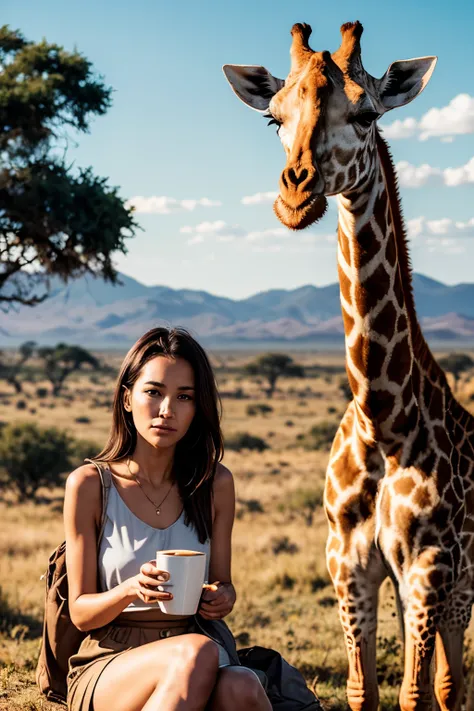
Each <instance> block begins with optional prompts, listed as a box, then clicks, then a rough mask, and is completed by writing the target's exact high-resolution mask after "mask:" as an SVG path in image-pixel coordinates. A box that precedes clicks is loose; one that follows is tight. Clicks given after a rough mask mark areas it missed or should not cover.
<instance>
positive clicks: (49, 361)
mask: <svg viewBox="0 0 474 711" xmlns="http://www.w3.org/2000/svg"><path fill="white" fill-rule="evenodd" d="M38 356H39V357H40V358H41V360H42V361H43V365H44V371H45V375H46V377H47V378H48V380H49V381H50V382H51V384H52V386H53V391H52V392H53V395H54V396H55V397H57V396H58V395H59V394H60V392H61V389H62V387H63V385H64V381H65V380H66V378H67V377H68V376H69V375H71V373H74V372H75V371H76V370H80V369H81V368H82V366H84V365H85V366H89V367H91V368H92V369H94V370H97V369H98V368H99V367H100V363H99V361H98V360H97V358H96V357H95V356H93V355H92V354H91V353H89V352H88V351H86V350H85V349H84V348H81V347H80V346H68V345H67V344H66V343H58V345H57V346H56V347H55V348H50V347H46V346H45V347H43V348H39V349H38Z"/></svg>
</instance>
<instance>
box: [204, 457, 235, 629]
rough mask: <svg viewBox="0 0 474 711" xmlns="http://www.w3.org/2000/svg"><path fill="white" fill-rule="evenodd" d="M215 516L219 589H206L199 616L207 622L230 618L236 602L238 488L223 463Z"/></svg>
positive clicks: (213, 563)
mask: <svg viewBox="0 0 474 711" xmlns="http://www.w3.org/2000/svg"><path fill="white" fill-rule="evenodd" d="M213 491H214V509H215V517H214V521H213V525H212V540H211V560H210V565H209V583H218V586H217V590H212V589H211V590H206V592H205V593H204V594H203V597H202V600H201V605H200V607H199V613H200V614H201V615H202V616H203V617H204V618H206V619H216V618H222V617H224V616H225V615H228V614H229V613H230V612H231V610H232V608H233V606H234V604H235V600H236V593H235V589H234V586H233V584H232V574H231V563H232V528H233V525H234V517H235V489H234V478H233V476H232V473H231V472H230V471H229V469H227V467H225V466H224V465H223V464H219V465H218V468H217V472H216V476H215V479H214V489H213Z"/></svg>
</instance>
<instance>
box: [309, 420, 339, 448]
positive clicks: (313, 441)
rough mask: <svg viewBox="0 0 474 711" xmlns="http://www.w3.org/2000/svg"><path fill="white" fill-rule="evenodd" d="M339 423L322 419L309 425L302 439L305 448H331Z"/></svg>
mask: <svg viewBox="0 0 474 711" xmlns="http://www.w3.org/2000/svg"><path fill="white" fill-rule="evenodd" d="M338 427H339V425H338V424H337V423H336V422H331V421H330V420H324V421H323V422H319V423H318V424H317V425H313V427H311V429H310V431H309V432H308V434H307V435H306V436H305V438H304V440H303V446H304V447H305V449H326V450H329V449H330V448H331V444H332V441H333V439H334V437H335V436H336V432H337V430H338Z"/></svg>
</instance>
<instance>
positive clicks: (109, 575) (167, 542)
mask: <svg viewBox="0 0 474 711" xmlns="http://www.w3.org/2000/svg"><path fill="white" fill-rule="evenodd" d="M110 478H111V480H112V484H111V486H110V491H109V499H108V501H107V518H106V522H105V528H104V534H103V536H102V540H101V542H100V546H99V551H98V569H99V577H100V584H101V589H102V590H103V591H105V590H111V589H112V588H114V587H115V586H116V585H119V584H120V583H122V582H123V581H124V580H126V579H127V578H131V577H132V576H133V575H137V574H138V573H139V572H140V566H141V565H142V564H143V563H147V562H148V561H149V560H153V559H154V558H156V552H157V551H160V550H171V549H175V548H180V549H186V550H191V551H202V552H204V553H206V578H205V580H206V582H207V581H208V576H209V557H210V552H211V546H210V541H209V539H208V540H207V541H206V542H205V543H200V542H199V539H198V535H197V531H196V529H195V528H194V526H193V525H192V524H190V525H189V526H186V524H185V523H184V516H185V514H184V510H183V511H182V512H181V515H180V517H179V518H178V519H177V520H176V521H175V522H174V523H172V524H171V526H168V527H167V528H154V527H153V526H150V525H149V524H147V523H145V522H144V521H142V520H141V519H139V518H138V517H137V516H135V514H134V513H133V512H132V511H130V509H129V508H128V506H127V505H126V503H125V502H124V500H123V499H122V497H121V496H120V494H119V492H118V490H117V488H116V486H115V483H114V480H113V476H111V477H110ZM133 610H156V605H147V604H146V603H144V602H143V601H142V600H140V599H138V598H137V599H136V600H135V601H134V602H132V603H130V605H128V607H126V608H125V609H124V610H123V612H132V611H133Z"/></svg>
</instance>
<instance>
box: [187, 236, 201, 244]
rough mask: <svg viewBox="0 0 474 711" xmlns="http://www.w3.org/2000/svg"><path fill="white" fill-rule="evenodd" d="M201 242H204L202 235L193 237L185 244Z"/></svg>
mask: <svg viewBox="0 0 474 711" xmlns="http://www.w3.org/2000/svg"><path fill="white" fill-rule="evenodd" d="M201 242H204V237H203V236H202V235H194V237H191V238H190V239H188V241H187V242H186V244H201Z"/></svg>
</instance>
